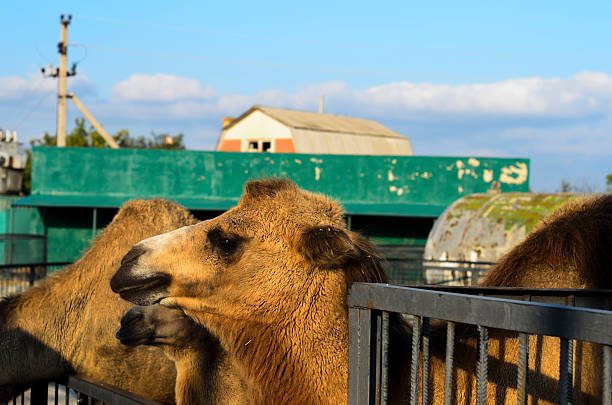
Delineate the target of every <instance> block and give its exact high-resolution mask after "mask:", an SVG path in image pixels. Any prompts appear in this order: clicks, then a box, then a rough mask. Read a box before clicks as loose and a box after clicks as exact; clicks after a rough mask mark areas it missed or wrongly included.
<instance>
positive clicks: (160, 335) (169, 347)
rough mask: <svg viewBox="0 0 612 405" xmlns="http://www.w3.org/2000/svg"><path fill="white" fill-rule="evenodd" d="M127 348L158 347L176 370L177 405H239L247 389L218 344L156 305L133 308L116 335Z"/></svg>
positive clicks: (174, 312)
mask: <svg viewBox="0 0 612 405" xmlns="http://www.w3.org/2000/svg"><path fill="white" fill-rule="evenodd" d="M115 335H116V337H117V339H119V341H120V342H121V343H122V344H124V345H127V346H131V347H135V346H139V345H149V346H155V347H159V348H160V349H161V350H162V351H163V352H164V353H165V355H166V356H167V357H168V358H169V359H170V360H172V361H173V362H174V364H175V367H176V372H177V375H176V383H175V398H176V403H177V405H191V404H202V405H205V404H211V405H213V404H219V405H240V404H245V403H247V402H248V400H247V397H246V388H245V386H244V383H243V381H242V380H241V379H240V378H239V377H238V372H237V371H236V370H235V368H234V363H233V362H232V360H231V359H230V358H229V355H228V353H227V352H226V351H225V350H223V349H222V348H221V346H220V344H219V342H218V340H217V339H216V338H215V337H214V336H212V335H211V334H210V333H208V331H207V330H206V329H204V328H202V327H201V326H199V325H197V324H195V323H194V322H193V321H192V320H191V319H190V318H188V317H187V316H186V315H185V314H184V313H183V312H182V311H180V310H177V309H172V308H167V307H163V306H161V305H159V304H156V305H152V306H148V307H143V306H134V307H132V308H131V309H130V310H129V311H128V312H126V313H125V315H123V317H122V318H121V326H120V328H119V329H118V330H117V332H116V334H115Z"/></svg>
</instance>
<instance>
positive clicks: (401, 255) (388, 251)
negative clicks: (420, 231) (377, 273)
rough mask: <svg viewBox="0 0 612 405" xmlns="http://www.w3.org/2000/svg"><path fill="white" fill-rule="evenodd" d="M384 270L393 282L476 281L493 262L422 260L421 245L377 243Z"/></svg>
mask: <svg viewBox="0 0 612 405" xmlns="http://www.w3.org/2000/svg"><path fill="white" fill-rule="evenodd" d="M376 248H377V249H378V251H379V252H380V254H381V256H382V257H384V259H385V261H384V263H383V265H384V267H385V271H386V272H387V274H388V275H389V278H390V279H391V280H392V281H393V283H397V284H440V285H442V284H444V285H473V284H477V283H478V282H479V281H480V280H481V279H482V278H483V276H484V275H485V273H486V271H487V270H488V269H489V268H490V267H491V266H493V265H494V264H495V263H493V262H473V261H468V260H426V259H424V258H423V253H424V251H425V247H424V246H406V245H403V246H399V245H377V246H376Z"/></svg>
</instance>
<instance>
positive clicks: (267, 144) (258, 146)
mask: <svg viewBox="0 0 612 405" xmlns="http://www.w3.org/2000/svg"><path fill="white" fill-rule="evenodd" d="M247 152H272V141H262V140H257V141H253V140H250V141H248V148H247Z"/></svg>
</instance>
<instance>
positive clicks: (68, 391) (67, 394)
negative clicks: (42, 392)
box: [65, 383, 70, 405]
mask: <svg viewBox="0 0 612 405" xmlns="http://www.w3.org/2000/svg"><path fill="white" fill-rule="evenodd" d="M65 401H66V404H65V405H69V404H70V388H68V383H66V398H65Z"/></svg>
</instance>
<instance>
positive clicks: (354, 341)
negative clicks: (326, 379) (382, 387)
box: [348, 308, 361, 405]
mask: <svg viewBox="0 0 612 405" xmlns="http://www.w3.org/2000/svg"><path fill="white" fill-rule="evenodd" d="M348 324H349V353H348V354H349V380H348V390H349V391H348V404H349V405H357V404H359V395H358V393H359V391H358V389H359V374H360V364H359V359H360V357H361V356H360V354H361V353H359V348H360V344H359V338H360V336H359V309H358V308H349V313H348Z"/></svg>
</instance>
